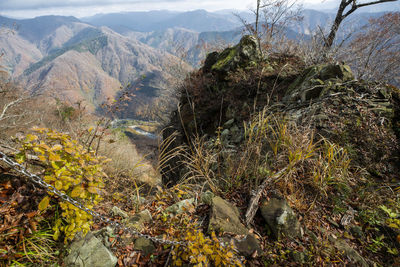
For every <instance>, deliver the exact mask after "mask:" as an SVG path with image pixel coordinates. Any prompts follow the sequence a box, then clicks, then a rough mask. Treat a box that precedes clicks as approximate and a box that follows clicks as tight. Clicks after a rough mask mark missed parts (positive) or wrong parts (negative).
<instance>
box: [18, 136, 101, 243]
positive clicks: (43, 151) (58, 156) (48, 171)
mask: <svg viewBox="0 0 400 267" xmlns="http://www.w3.org/2000/svg"><path fill="white" fill-rule="evenodd" d="M33 130H34V132H36V133H37V135H36V134H28V135H27V136H26V138H25V140H24V141H23V142H22V144H21V148H20V153H19V154H18V155H17V157H16V158H17V161H18V162H20V163H22V162H25V161H26V160H27V158H28V157H30V156H31V155H36V156H37V158H38V159H39V161H40V162H41V165H42V166H44V178H43V180H44V181H45V182H46V183H48V184H50V185H52V186H53V187H54V188H56V189H57V190H60V191H61V192H63V193H65V194H67V195H68V196H70V197H72V198H74V199H76V200H77V201H79V202H80V203H82V204H83V205H85V207H87V208H89V209H92V208H93V206H94V205H96V204H97V203H98V202H99V201H100V200H101V197H100V193H101V188H103V177H105V176H106V174H105V173H104V172H103V171H102V164H103V163H104V162H105V161H106V160H105V159H104V158H97V157H96V156H95V155H94V153H93V152H92V151H90V150H89V149H85V148H84V147H83V146H82V145H80V144H78V142H77V141H76V140H72V138H71V137H70V136H69V135H67V134H63V133H59V132H57V131H54V130H51V129H45V128H42V129H39V128H36V129H33ZM49 195H50V196H53V194H52V193H49ZM53 197H54V196H53ZM50 200H51V198H50V197H49V196H46V197H44V198H43V199H42V200H41V201H40V203H39V207H38V208H39V210H40V211H44V210H46V209H48V208H49V205H50ZM59 206H60V207H61V209H62V214H61V215H62V217H63V219H64V221H65V223H63V221H62V219H58V220H56V222H55V225H54V227H53V230H54V235H53V237H54V239H55V240H57V239H58V238H59V236H60V233H61V232H63V233H64V234H65V242H66V241H67V240H68V239H72V238H73V237H74V236H75V234H76V233H77V232H83V233H84V234H86V233H87V232H88V231H89V228H90V225H91V224H92V216H91V215H89V214H87V213H86V212H84V211H82V210H80V209H78V208H77V207H75V206H74V205H72V204H70V203H68V202H65V201H60V202H59Z"/></svg>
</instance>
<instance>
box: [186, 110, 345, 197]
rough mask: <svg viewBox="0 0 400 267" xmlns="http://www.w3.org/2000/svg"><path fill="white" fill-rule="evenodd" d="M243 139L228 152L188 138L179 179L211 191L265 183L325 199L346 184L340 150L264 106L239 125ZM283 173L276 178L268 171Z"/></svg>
mask: <svg viewBox="0 0 400 267" xmlns="http://www.w3.org/2000/svg"><path fill="white" fill-rule="evenodd" d="M243 127H244V135H245V141H244V142H243V143H242V144H241V145H239V146H238V147H236V148H235V149H231V148H230V147H229V146H228V145H226V144H225V143H224V142H217V141H218V139H219V137H218V136H217V137H216V138H215V139H209V140H206V139H205V138H204V137H203V138H200V137H197V138H194V139H192V144H191V149H190V150H188V152H187V153H186V154H185V156H184V165H185V166H186V167H187V169H188V171H187V172H186V176H185V181H187V182H196V183H204V184H206V185H207V186H208V187H209V188H210V189H212V191H214V192H223V193H224V192H225V193H227V192H232V191H238V190H242V191H243V190H248V193H250V194H251V192H254V191H255V190H256V189H257V188H258V187H259V186H260V185H261V184H262V183H263V182H264V181H265V180H266V179H271V178H270V177H274V179H271V180H270V181H269V184H270V185H271V186H273V187H275V188H276V189H278V190H279V191H280V192H281V193H283V194H285V195H287V196H290V195H293V197H295V198H297V199H304V198H305V197H306V195H309V194H311V195H316V196H317V197H320V198H325V197H327V196H328V194H329V193H330V192H333V191H338V190H339V191H340V190H343V189H345V188H346V187H348V186H349V184H351V181H352V180H351V177H352V176H351V172H350V171H349V166H350V159H349V157H348V155H347V152H346V150H345V149H343V148H341V147H340V146H338V145H337V144H334V143H331V142H329V141H328V140H326V139H325V138H323V137H321V136H319V135H317V134H316V133H315V131H314V130H312V128H311V126H298V125H297V124H296V123H295V122H294V121H291V120H289V118H285V117H284V116H283V115H276V114H275V115H273V114H272V113H271V112H270V111H269V110H268V109H267V108H265V109H264V110H263V111H261V112H259V113H257V114H255V115H254V116H253V118H252V119H251V120H250V121H249V122H247V123H244V126H243ZM283 169H285V171H284V172H282V173H281V174H280V175H279V176H274V175H273V174H274V173H278V172H279V171H281V170H283Z"/></svg>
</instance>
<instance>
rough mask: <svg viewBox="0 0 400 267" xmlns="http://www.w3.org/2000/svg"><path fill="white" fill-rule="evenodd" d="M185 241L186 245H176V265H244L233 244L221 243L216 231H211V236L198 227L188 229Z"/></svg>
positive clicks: (174, 261) (174, 260) (173, 257)
mask: <svg viewBox="0 0 400 267" xmlns="http://www.w3.org/2000/svg"><path fill="white" fill-rule="evenodd" d="M184 241H186V242H188V244H187V245H186V246H176V247H175V249H174V251H173V254H172V255H173V256H172V259H173V264H174V266H183V264H184V263H190V264H193V265H194V266H198V267H200V266H209V264H212V265H213V266H243V265H242V263H241V262H240V261H239V260H238V259H237V257H236V256H235V253H234V248H233V244H231V245H229V246H223V245H221V243H220V241H219V240H218V238H217V237H216V235H215V233H214V232H212V233H211V238H210V237H206V236H204V234H203V233H202V232H201V231H199V230H196V229H190V228H189V229H188V230H187V232H186V234H185V237H184Z"/></svg>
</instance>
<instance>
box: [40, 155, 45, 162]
mask: <svg viewBox="0 0 400 267" xmlns="http://www.w3.org/2000/svg"><path fill="white" fill-rule="evenodd" d="M38 158H39V160H40V161H41V162H45V161H46V157H45V156H43V155H40V156H38Z"/></svg>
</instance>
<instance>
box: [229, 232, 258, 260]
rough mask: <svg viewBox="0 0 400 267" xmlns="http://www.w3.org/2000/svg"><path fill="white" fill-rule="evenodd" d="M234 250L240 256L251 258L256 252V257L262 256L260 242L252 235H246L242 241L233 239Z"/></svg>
mask: <svg viewBox="0 0 400 267" xmlns="http://www.w3.org/2000/svg"><path fill="white" fill-rule="evenodd" d="M234 244H235V247H236V249H237V250H238V251H239V253H240V255H243V256H245V257H251V256H252V255H253V254H254V252H256V251H257V255H258V256H260V255H261V254H262V249H261V247H260V242H259V241H258V240H257V239H256V238H255V237H254V236H253V235H246V236H245V237H244V238H243V239H234Z"/></svg>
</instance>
